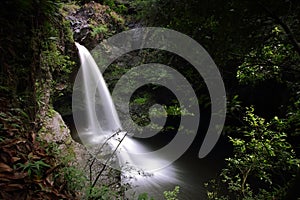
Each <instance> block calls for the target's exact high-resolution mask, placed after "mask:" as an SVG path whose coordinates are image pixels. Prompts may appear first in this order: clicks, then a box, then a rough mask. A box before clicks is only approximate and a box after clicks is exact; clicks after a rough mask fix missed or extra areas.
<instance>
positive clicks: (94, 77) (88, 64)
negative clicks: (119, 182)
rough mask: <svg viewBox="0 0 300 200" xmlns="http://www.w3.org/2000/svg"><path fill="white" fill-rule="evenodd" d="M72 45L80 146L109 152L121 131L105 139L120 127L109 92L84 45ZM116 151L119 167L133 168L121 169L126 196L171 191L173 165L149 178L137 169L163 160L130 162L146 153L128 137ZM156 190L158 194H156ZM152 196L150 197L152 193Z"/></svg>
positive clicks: (75, 110) (152, 159) (153, 159)
mask: <svg viewBox="0 0 300 200" xmlns="http://www.w3.org/2000/svg"><path fill="white" fill-rule="evenodd" d="M76 46H77V48H78V51H79V55H80V60H81V68H80V71H79V73H78V75H77V79H78V80H79V81H78V80H77V83H80V84H77V85H75V86H74V91H73V92H74V93H75V94H74V93H73V106H74V107H73V116H74V121H75V125H76V128H77V131H78V134H79V137H80V139H81V141H82V143H83V144H84V145H85V146H87V147H88V148H90V150H91V151H92V152H94V153H95V151H96V150H95V149H97V148H98V147H99V146H102V145H103V144H104V143H106V142H107V143H108V144H109V146H110V147H111V149H110V153H111V152H112V150H113V149H114V148H116V147H118V144H119V143H120V142H119V141H120V139H121V138H122V137H123V136H124V132H122V133H123V134H121V135H120V137H119V139H118V140H107V139H108V138H109V137H110V136H112V135H113V134H114V133H116V132H117V131H118V130H122V126H121V123H120V120H119V117H118V114H117V111H116V109H115V106H114V103H113V101H112V98H111V95H110V93H109V90H108V88H107V86H106V83H105V81H104V79H103V76H102V74H101V72H100V70H99V69H98V66H97V64H96V63H95V61H94V59H93V57H92V56H91V54H90V52H89V51H88V50H87V49H86V48H85V47H84V46H82V45H80V44H78V43H76ZM74 101H76V102H74ZM118 148H119V149H120V150H119V151H117V152H116V154H117V157H118V162H117V163H118V165H119V167H125V168H126V166H130V167H133V168H130V170H125V171H123V170H122V173H123V182H127V183H128V182H129V183H131V184H132V186H133V189H132V190H131V191H128V194H127V195H132V194H133V193H142V192H147V191H149V189H150V188H151V187H152V190H153V188H154V186H156V189H154V190H153V191H155V192H154V193H157V195H156V196H160V195H162V193H163V191H164V190H166V189H171V188H172V185H173V183H174V184H176V182H177V183H178V181H176V169H175V168H174V166H169V167H167V168H165V169H162V170H160V171H157V172H155V173H151V176H149V174H148V172H147V171H143V172H142V171H141V170H144V169H141V168H139V167H140V166H144V167H142V168H145V166H149V165H157V163H161V162H164V160H163V159H161V158H150V159H149V158H148V159H147V158H145V159H139V160H137V159H135V160H134V159H132V158H131V156H130V154H132V153H133V154H136V153H144V152H147V151H149V149H147V148H146V147H145V146H143V145H142V144H141V143H139V142H138V141H136V140H134V139H132V138H131V137H129V136H128V137H125V138H124V140H123V141H122V143H121V145H120V146H119V147H118ZM98 150H99V149H98ZM108 151H109V150H108ZM139 158H140V157H139ZM103 161H104V160H103ZM111 165H113V164H111ZM113 167H116V166H113ZM126 169H128V168H126ZM132 169H133V170H132ZM145 174H146V175H145ZM130 177H131V178H130ZM163 182H164V183H166V182H169V184H170V187H167V188H165V189H163V190H162V189H161V187H160V186H161V184H162V183H163ZM177 185H178V184H177ZM157 189H158V190H161V191H160V192H159V191H156V190H157ZM152 195H154V194H153V193H152Z"/></svg>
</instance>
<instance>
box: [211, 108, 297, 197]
mask: <svg viewBox="0 0 300 200" xmlns="http://www.w3.org/2000/svg"><path fill="white" fill-rule="evenodd" d="M244 121H245V124H244V126H243V127H241V128H239V129H238V130H237V133H236V136H234V137H233V136H229V139H230V142H231V143H232V144H233V147H234V152H233V155H232V156H231V157H229V158H227V159H226V167H225V168H223V169H222V172H221V174H220V176H221V181H222V183H223V184H224V185H225V186H224V187H225V189H224V190H225V191H223V193H225V196H223V195H221V194H222V193H218V192H217V191H218V190H215V189H216V188H218V186H217V187H216V186H214V185H215V184H216V183H217V182H216V181H214V182H211V184H212V188H211V189H214V190H215V191H210V192H209V193H208V196H209V198H210V199H219V198H221V199H222V198H229V199H274V198H275V197H276V198H279V199H284V197H285V195H286V190H287V187H288V186H289V184H290V183H291V181H292V180H293V178H294V177H295V174H296V173H297V172H298V170H299V169H300V168H299V163H300V160H299V159H297V158H296V156H295V152H294V151H293V149H292V147H291V145H290V144H289V143H288V142H287V136H286V134H285V133H284V132H282V130H283V129H284V125H285V124H284V122H283V121H282V120H280V119H278V117H275V118H274V119H272V120H271V121H270V122H266V121H265V119H263V118H261V117H258V116H256V115H255V114H254V109H253V108H248V109H247V111H246V116H245V117H244ZM221 188H222V187H221ZM219 189H220V188H219Z"/></svg>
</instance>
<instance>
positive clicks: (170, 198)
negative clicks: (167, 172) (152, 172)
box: [164, 186, 180, 200]
mask: <svg viewBox="0 0 300 200" xmlns="http://www.w3.org/2000/svg"><path fill="white" fill-rule="evenodd" d="M179 189H180V188H179V186H175V188H174V190H171V191H164V197H165V199H166V200H178V197H177V195H178V193H179Z"/></svg>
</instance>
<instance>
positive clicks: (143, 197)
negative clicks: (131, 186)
mask: <svg viewBox="0 0 300 200" xmlns="http://www.w3.org/2000/svg"><path fill="white" fill-rule="evenodd" d="M138 200H154V199H153V197H151V198H149V196H148V194H147V193H142V194H140V195H139V196H138Z"/></svg>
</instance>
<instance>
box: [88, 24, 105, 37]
mask: <svg viewBox="0 0 300 200" xmlns="http://www.w3.org/2000/svg"><path fill="white" fill-rule="evenodd" d="M92 29H93V32H92V33H91V34H92V36H93V37H95V36H96V35H98V34H103V35H106V34H107V32H108V28H107V26H106V25H105V24H103V25H102V24H100V25H98V26H93V27H92Z"/></svg>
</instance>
